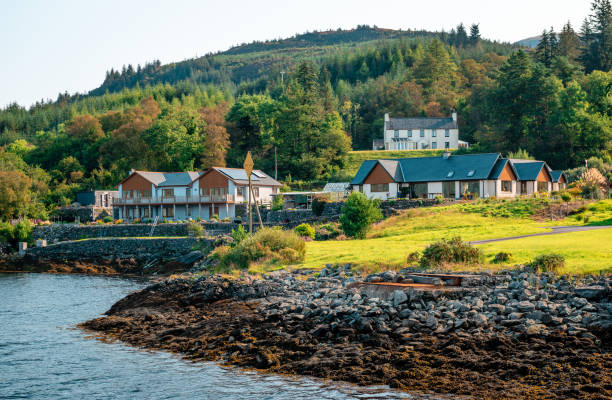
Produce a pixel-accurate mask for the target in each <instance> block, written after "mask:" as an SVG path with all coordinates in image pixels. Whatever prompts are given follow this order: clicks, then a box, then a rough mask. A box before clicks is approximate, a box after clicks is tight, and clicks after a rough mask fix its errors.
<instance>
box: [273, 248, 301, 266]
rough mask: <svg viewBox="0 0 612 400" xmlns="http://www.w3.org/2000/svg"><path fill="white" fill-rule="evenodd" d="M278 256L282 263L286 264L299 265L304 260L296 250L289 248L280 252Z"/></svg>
mask: <svg viewBox="0 0 612 400" xmlns="http://www.w3.org/2000/svg"><path fill="white" fill-rule="evenodd" d="M278 255H279V257H280V261H281V262H283V263H285V264H292V263H297V262H300V261H301V260H302V259H303V258H300V254H299V253H298V252H297V251H296V250H294V249H291V248H289V247H285V248H284V249H281V250H280V251H279V252H278Z"/></svg>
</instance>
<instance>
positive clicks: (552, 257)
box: [528, 253, 565, 272]
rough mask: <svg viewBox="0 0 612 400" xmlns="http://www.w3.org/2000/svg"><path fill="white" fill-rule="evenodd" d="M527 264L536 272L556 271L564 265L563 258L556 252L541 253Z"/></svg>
mask: <svg viewBox="0 0 612 400" xmlns="http://www.w3.org/2000/svg"><path fill="white" fill-rule="evenodd" d="M528 266H529V267H531V268H533V269H534V270H536V271H538V272H558V271H559V270H561V269H562V268H563V267H565V258H564V257H563V256H562V255H561V254H556V253H550V254H542V255H540V256H537V257H536V258H535V259H534V260H533V261H532V262H531V263H529V265H528Z"/></svg>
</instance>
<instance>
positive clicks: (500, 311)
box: [489, 304, 506, 314]
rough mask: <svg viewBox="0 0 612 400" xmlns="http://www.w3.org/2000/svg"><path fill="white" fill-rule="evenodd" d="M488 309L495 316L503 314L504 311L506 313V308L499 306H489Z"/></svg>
mask: <svg viewBox="0 0 612 400" xmlns="http://www.w3.org/2000/svg"><path fill="white" fill-rule="evenodd" d="M489 309H490V310H492V311H494V312H495V313H497V314H503V313H504V311H506V306H503V305H501V304H489Z"/></svg>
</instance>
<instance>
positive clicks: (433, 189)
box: [427, 182, 442, 197]
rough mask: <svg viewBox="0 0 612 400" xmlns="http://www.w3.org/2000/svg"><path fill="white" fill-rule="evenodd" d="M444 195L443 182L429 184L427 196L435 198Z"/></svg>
mask: <svg viewBox="0 0 612 400" xmlns="http://www.w3.org/2000/svg"><path fill="white" fill-rule="evenodd" d="M441 194H442V182H429V183H428V184H427V195H428V197H433V196H436V195H441Z"/></svg>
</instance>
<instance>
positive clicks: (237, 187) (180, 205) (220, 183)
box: [113, 167, 281, 220]
mask: <svg viewBox="0 0 612 400" xmlns="http://www.w3.org/2000/svg"><path fill="white" fill-rule="evenodd" d="M251 182H252V184H253V192H254V196H253V201H254V202H257V203H260V204H267V203H269V202H270V201H271V198H272V197H271V196H272V194H274V193H277V192H278V189H279V187H280V186H281V184H280V183H279V182H277V181H276V180H274V179H273V178H271V177H270V176H268V175H267V174H265V173H264V172H262V171H260V170H253V172H252V173H251ZM249 197H250V196H249V191H248V177H247V175H246V172H245V171H244V169H237V168H225V167H213V168H211V169H209V170H207V171H204V172H196V171H189V172H150V171H134V170H132V171H131V172H130V175H129V176H128V177H127V178H125V179H124V180H123V181H121V182H120V183H119V186H118V197H117V198H116V199H114V200H113V204H114V206H115V207H118V208H119V217H120V218H123V219H127V220H132V219H135V218H155V217H158V218H163V219H171V220H183V219H188V218H192V219H196V218H201V219H203V220H210V219H211V218H213V217H216V218H220V219H224V218H234V217H235V215H236V204H240V203H246V202H248V199H249Z"/></svg>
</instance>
